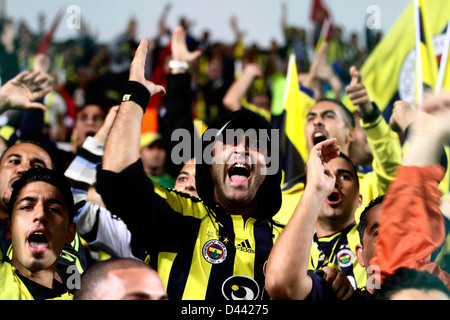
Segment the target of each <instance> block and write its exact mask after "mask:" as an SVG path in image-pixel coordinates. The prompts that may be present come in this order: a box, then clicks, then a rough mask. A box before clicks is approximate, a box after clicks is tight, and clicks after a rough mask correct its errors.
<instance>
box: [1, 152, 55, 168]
mask: <svg viewBox="0 0 450 320" xmlns="http://www.w3.org/2000/svg"><path fill="white" fill-rule="evenodd" d="M9 158H23V155H21V154H19V153H11V154H9V155H8V156H7V157H6V159H9ZM31 161H32V162H36V163H40V164H42V165H43V166H44V167H46V168H47V165H46V164H45V161H44V160H42V159H40V158H36V157H34V158H32V159H31Z"/></svg>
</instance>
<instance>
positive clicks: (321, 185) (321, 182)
mask: <svg viewBox="0 0 450 320" xmlns="http://www.w3.org/2000/svg"><path fill="white" fill-rule="evenodd" d="M336 142H337V139H336V138H332V139H328V140H325V141H322V142H320V143H318V144H316V145H315V146H314V148H312V149H311V152H310V154H309V158H308V161H307V163H306V176H307V180H308V181H307V186H306V187H307V188H308V187H309V186H312V187H313V188H314V189H315V190H316V191H320V192H323V193H324V194H325V195H326V196H328V195H329V194H330V193H331V192H332V191H333V188H334V186H335V182H336V177H335V176H334V174H333V173H332V172H330V171H327V170H325V164H326V163H328V162H329V161H330V160H332V159H334V158H336V157H337V156H339V150H340V147H339V146H338V145H337V144H336Z"/></svg>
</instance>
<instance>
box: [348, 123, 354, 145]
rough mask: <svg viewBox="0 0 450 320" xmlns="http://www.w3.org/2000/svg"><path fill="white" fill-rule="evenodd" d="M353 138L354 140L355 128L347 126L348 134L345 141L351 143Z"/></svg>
mask: <svg viewBox="0 0 450 320" xmlns="http://www.w3.org/2000/svg"><path fill="white" fill-rule="evenodd" d="M355 140H356V128H352V127H349V128H348V135H347V142H348V143H351V142H353V141H355Z"/></svg>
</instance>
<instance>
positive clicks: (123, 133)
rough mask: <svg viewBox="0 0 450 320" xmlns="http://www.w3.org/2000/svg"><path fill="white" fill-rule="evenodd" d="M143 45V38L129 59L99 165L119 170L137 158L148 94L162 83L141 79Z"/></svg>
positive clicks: (114, 170) (159, 87) (152, 92)
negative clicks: (127, 80) (126, 76)
mask: <svg viewBox="0 0 450 320" xmlns="http://www.w3.org/2000/svg"><path fill="white" fill-rule="evenodd" d="M147 46H148V42H147V40H146V39H144V38H143V39H142V40H141V42H140V44H139V47H138V48H137V50H136V53H135V55H134V58H133V61H132V62H131V66H130V76H129V83H128V84H127V87H126V88H125V91H124V101H123V102H122V103H121V104H120V107H119V111H118V112H117V116H116V119H115V121H114V124H113V126H112V128H111V131H110V134H109V136H108V139H107V141H106V145H105V154H104V157H103V163H102V169H105V170H109V171H112V172H119V171H122V170H123V169H125V168H126V167H127V166H128V165H130V164H132V163H133V162H135V161H136V160H137V159H138V158H139V143H140V139H141V124H142V118H143V115H144V112H143V110H145V107H146V106H147V103H148V100H149V98H150V97H151V96H152V95H154V94H156V93H162V94H164V93H165V89H164V88H163V87H162V86H160V85H155V84H154V83H153V82H151V81H149V80H147V79H145V76H144V74H145V60H146V56H147ZM130 82H131V83H130ZM135 99H136V100H135ZM136 101H140V102H139V103H137V102H136Z"/></svg>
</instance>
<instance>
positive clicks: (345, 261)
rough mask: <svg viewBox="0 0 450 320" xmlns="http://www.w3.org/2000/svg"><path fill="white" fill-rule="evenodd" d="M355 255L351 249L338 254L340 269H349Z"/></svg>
mask: <svg viewBox="0 0 450 320" xmlns="http://www.w3.org/2000/svg"><path fill="white" fill-rule="evenodd" d="M354 259H355V255H354V254H353V252H352V251H351V250H349V249H342V250H341V251H339V252H338V254H337V260H338V264H339V266H340V267H349V266H351V265H352V263H353V260H354Z"/></svg>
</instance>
